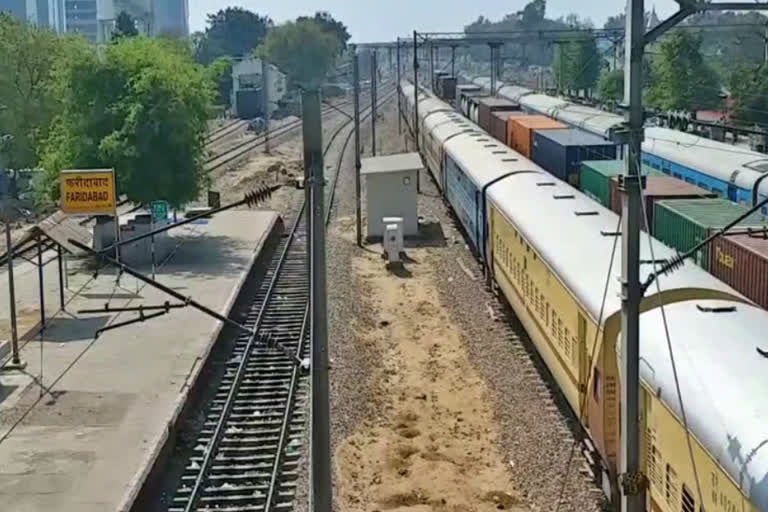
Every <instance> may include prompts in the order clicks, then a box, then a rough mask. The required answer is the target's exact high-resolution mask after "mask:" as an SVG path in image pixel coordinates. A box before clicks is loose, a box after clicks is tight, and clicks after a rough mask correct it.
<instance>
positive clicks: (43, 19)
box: [0, 0, 64, 32]
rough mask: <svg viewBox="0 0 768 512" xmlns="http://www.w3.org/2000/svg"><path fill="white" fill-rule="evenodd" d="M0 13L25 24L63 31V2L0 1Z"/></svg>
mask: <svg viewBox="0 0 768 512" xmlns="http://www.w3.org/2000/svg"><path fill="white" fill-rule="evenodd" d="M0 11H5V12H9V13H10V14H11V15H13V16H15V17H16V18H18V19H20V20H23V21H26V22H27V23H32V24H35V25H39V26H41V27H49V28H51V29H52V30H54V31H56V32H63V31H64V3H63V0H0Z"/></svg>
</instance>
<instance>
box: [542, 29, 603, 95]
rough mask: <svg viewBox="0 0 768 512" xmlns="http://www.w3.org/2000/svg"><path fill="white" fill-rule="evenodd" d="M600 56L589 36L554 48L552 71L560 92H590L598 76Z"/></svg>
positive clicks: (562, 43) (595, 44)
mask: <svg viewBox="0 0 768 512" xmlns="http://www.w3.org/2000/svg"><path fill="white" fill-rule="evenodd" d="M600 64H601V61H600V54H599V52H598V51H597V43H596V42H595V40H594V39H593V38H592V37H590V36H586V35H585V36H583V37H579V38H577V39H574V40H571V41H568V42H561V43H559V44H558V45H557V46H556V48H555V57H554V60H553V63H552V70H553V72H554V74H555V80H556V81H557V83H558V84H559V89H560V90H561V92H564V91H579V90H584V91H587V92H588V91H590V90H591V89H593V88H594V87H595V84H596V83H597V79H598V77H599V76H600Z"/></svg>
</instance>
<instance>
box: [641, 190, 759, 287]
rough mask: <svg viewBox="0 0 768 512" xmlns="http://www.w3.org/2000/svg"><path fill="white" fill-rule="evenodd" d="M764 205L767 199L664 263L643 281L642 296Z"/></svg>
mask: <svg viewBox="0 0 768 512" xmlns="http://www.w3.org/2000/svg"><path fill="white" fill-rule="evenodd" d="M766 204H768V198H766V199H763V200H762V201H760V202H759V203H757V204H756V205H755V206H753V207H752V208H750V209H749V210H747V211H746V212H744V213H743V214H741V215H739V216H738V217H736V218H735V219H734V220H733V221H731V222H730V223H729V224H728V225H727V226H725V227H724V228H721V229H719V230H717V231H715V232H714V233H712V234H711V235H709V236H708V237H707V238H705V239H704V240H702V241H701V242H699V243H698V244H696V245H694V246H693V247H691V248H690V249H688V250H687V251H685V252H684V253H681V254H678V255H677V256H675V257H674V258H672V259H671V260H670V261H668V262H667V263H665V264H664V265H663V266H662V267H661V268H660V269H659V270H657V271H656V272H652V273H651V274H650V275H649V276H648V278H647V279H646V280H645V282H644V283H643V284H642V290H643V295H645V292H646V291H647V290H648V287H650V286H651V285H652V284H653V282H654V281H655V280H656V279H658V278H659V276H663V275H666V274H669V273H671V272H673V271H675V270H676V269H678V268H680V267H682V266H683V264H684V263H685V260H687V259H688V258H691V257H692V256H693V255H694V254H696V252H698V251H699V250H701V249H702V248H703V247H704V246H706V245H708V244H710V243H712V241H713V240H714V239H715V238H717V237H719V236H727V233H728V231H729V230H730V229H731V228H733V227H734V226H736V225H737V224H738V223H739V222H741V221H742V220H744V219H746V218H747V217H749V216H750V215H752V214H753V213H755V212H757V211H759V210H760V209H761V208H762V207H763V206H765V205H766ZM764 231H765V229H763V230H761V231H758V232H764ZM738 234H745V232H739V233H738Z"/></svg>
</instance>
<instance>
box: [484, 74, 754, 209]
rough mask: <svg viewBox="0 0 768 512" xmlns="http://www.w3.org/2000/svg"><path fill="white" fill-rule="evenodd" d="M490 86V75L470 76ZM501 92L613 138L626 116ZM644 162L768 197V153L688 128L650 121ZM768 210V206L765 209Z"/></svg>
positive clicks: (698, 181)
mask: <svg viewBox="0 0 768 512" xmlns="http://www.w3.org/2000/svg"><path fill="white" fill-rule="evenodd" d="M470 81H471V82H472V83H474V84H475V85H478V86H480V87H482V88H484V89H485V90H490V78H488V77H478V78H473V79H471V80H470ZM498 95H499V96H500V97H502V98H506V99H508V100H511V101H514V102H516V103H519V104H520V106H521V107H522V108H523V109H525V110H527V111H529V112H534V113H537V114H542V115H546V116H549V117H551V118H553V119H556V120H558V121H560V122H563V123H566V124H568V125H570V126H573V127H575V128H579V129H582V130H585V131H588V132H590V133H593V134H595V135H600V136H601V137H605V138H607V139H610V138H611V136H612V134H613V132H614V130H615V129H616V128H617V127H618V126H619V125H620V124H621V123H622V122H623V118H622V117H621V116H618V115H616V114H612V113H609V112H604V111H602V110H599V109H596V108H591V107H587V106H584V105H578V104H575V103H571V102H569V101H567V100H565V99H562V98H556V97H552V96H548V95H546V94H540V93H537V92H535V91H532V90H531V89H527V88H525V87H520V86H515V85H503V86H502V87H501V88H499V89H498ZM642 154H643V162H644V163H645V164H647V165H650V166H651V167H654V168H656V169H658V170H660V171H662V172H664V173H666V174H669V175H671V176H675V177H676V178H679V179H682V180H685V181H687V182H688V183H691V184H695V185H698V186H699V187H701V188H703V189H705V190H711V191H713V192H715V193H716V194H718V195H720V196H722V197H725V198H727V199H730V200H731V201H733V202H738V203H743V204H749V205H751V204H752V200H753V193H754V192H755V188H756V187H757V188H758V192H759V196H758V199H759V200H761V199H765V198H768V177H766V178H764V179H762V180H760V178H761V177H763V176H764V175H765V173H766V172H767V171H768V156H766V155H764V154H762V153H757V152H755V151H750V150H748V149H744V148H740V147H737V146H733V145H730V144H725V143H722V142H717V141H714V140H711V139H707V138H704V137H699V136H697V135H693V134H690V133H685V132H680V131H677V130H671V129H668V128H662V127H648V128H646V130H645V141H644V142H643V153H642ZM763 211H764V213H766V214H768V207H766V208H764V209H763Z"/></svg>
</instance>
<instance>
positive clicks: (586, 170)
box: [579, 160, 664, 208]
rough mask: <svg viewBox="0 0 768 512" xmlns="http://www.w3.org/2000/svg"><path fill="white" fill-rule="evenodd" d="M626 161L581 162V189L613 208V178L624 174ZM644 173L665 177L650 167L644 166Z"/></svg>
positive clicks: (607, 206)
mask: <svg viewBox="0 0 768 512" xmlns="http://www.w3.org/2000/svg"><path fill="white" fill-rule="evenodd" d="M625 166H626V162H625V161H624V160H589V161H585V162H581V168H580V169H579V188H580V189H581V191H582V192H584V193H585V194H586V195H588V196H589V197H591V198H592V199H594V200H595V201H597V202H598V203H600V204H602V205H603V206H605V207H606V208H610V207H611V178H613V177H614V176H618V175H619V174H624V172H625ZM642 173H643V175H645V176H663V175H664V174H663V173H662V172H661V171H657V170H656V169H654V168H653V167H651V166H649V165H645V164H643V167H642Z"/></svg>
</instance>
